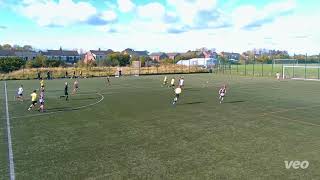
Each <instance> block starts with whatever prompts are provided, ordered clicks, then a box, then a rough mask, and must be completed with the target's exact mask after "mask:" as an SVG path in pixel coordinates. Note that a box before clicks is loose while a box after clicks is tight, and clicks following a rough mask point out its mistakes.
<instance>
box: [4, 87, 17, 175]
mask: <svg viewBox="0 0 320 180" xmlns="http://www.w3.org/2000/svg"><path fill="white" fill-rule="evenodd" d="M4 93H5V100H6V119H7V138H8V154H9V173H10V180H14V179H15V173H14V162H13V151H12V140H11V126H10V116H9V107H8V93H7V82H6V81H5V82H4Z"/></svg>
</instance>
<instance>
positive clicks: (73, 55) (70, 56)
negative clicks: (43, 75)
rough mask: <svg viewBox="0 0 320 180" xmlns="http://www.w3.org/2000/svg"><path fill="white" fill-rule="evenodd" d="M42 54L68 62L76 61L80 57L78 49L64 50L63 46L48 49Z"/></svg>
mask: <svg viewBox="0 0 320 180" xmlns="http://www.w3.org/2000/svg"><path fill="white" fill-rule="evenodd" d="M42 54H43V55H44V56H46V57H47V58H48V59H52V60H62V61H66V62H67V63H75V62H77V61H78V60H79V59H80V55H79V53H78V52H77V51H70V50H62V48H60V49H59V50H48V51H46V52H42Z"/></svg>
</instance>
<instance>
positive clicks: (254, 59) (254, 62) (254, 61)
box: [252, 56, 256, 77]
mask: <svg viewBox="0 0 320 180" xmlns="http://www.w3.org/2000/svg"><path fill="white" fill-rule="evenodd" d="M255 64H256V58H255V56H253V64H252V66H253V67H252V76H253V77H254V66H255Z"/></svg>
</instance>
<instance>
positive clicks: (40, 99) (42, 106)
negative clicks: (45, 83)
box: [38, 89, 45, 112]
mask: <svg viewBox="0 0 320 180" xmlns="http://www.w3.org/2000/svg"><path fill="white" fill-rule="evenodd" d="M39 103H40V107H39V109H38V110H39V112H44V111H45V110H44V89H41V92H40V97H39Z"/></svg>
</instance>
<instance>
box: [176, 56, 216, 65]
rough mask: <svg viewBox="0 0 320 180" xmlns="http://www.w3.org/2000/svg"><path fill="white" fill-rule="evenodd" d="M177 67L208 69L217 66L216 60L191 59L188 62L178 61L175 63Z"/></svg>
mask: <svg viewBox="0 0 320 180" xmlns="http://www.w3.org/2000/svg"><path fill="white" fill-rule="evenodd" d="M177 64H179V65H184V66H203V67H210V66H214V65H215V64H217V59H215V58H193V59H189V60H180V61H178V62H177Z"/></svg>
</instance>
